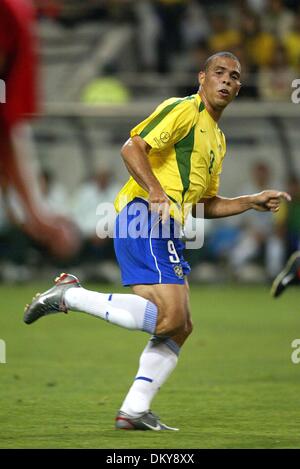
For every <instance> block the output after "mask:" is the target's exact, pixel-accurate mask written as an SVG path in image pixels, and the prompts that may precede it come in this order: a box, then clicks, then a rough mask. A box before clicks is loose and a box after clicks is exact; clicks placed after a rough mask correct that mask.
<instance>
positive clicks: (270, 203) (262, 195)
mask: <svg viewBox="0 0 300 469" xmlns="http://www.w3.org/2000/svg"><path fill="white" fill-rule="evenodd" d="M282 200H286V201H287V202H290V201H291V200H292V198H291V196H290V194H288V193H287V192H280V191H274V190H268V191H263V192H259V193H258V194H254V195H253V196H252V200H251V206H252V208H253V209H254V210H258V211H259V212H274V213H275V212H278V210H279V207H280V202H281V201H282Z"/></svg>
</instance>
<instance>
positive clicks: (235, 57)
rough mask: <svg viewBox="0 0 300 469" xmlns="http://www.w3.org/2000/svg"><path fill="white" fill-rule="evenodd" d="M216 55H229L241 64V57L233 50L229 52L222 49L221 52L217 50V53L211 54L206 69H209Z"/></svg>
mask: <svg viewBox="0 0 300 469" xmlns="http://www.w3.org/2000/svg"><path fill="white" fill-rule="evenodd" d="M216 57H229V58H230V59H233V60H235V61H236V62H237V63H238V64H240V61H239V59H238V58H237V56H236V55H234V54H233V53H232V52H228V51H221V52H216V53H215V54H213V55H211V56H210V57H208V59H207V60H206V61H205V63H204V71H205V72H207V70H208V69H209V67H210V65H211V63H212V61H213V60H214V59H215V58H216Z"/></svg>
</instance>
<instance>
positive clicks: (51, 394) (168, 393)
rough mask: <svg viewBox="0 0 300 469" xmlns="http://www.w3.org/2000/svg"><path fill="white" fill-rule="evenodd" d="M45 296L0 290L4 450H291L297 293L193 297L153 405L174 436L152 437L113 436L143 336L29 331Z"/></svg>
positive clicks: (211, 290) (78, 322)
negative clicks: (173, 361)
mask: <svg viewBox="0 0 300 469" xmlns="http://www.w3.org/2000/svg"><path fill="white" fill-rule="evenodd" d="M45 287H48V285H36V284H34V285H33V284H32V285H27V286H26V287H24V286H22V287H21V286H20V287H8V286H1V287H0V299H1V300H0V301H1V303H0V304H1V313H0V339H2V340H4V341H5V342H6V360H7V363H6V364H0V447H1V448H119V449H123V448H136V449H137V448H157V449H158V448H299V447H300V437H299V424H300V406H299V395H300V394H299V388H300V364H299V365H296V364H293V363H292V361H291V353H292V351H293V350H292V347H291V343H292V341H293V340H294V339H296V338H300V301H299V298H300V289H298V290H297V289H296V288H295V289H290V290H289V291H287V292H286V293H285V294H284V295H283V296H282V298H280V299H278V300H274V299H272V298H271V297H270V295H269V291H268V289H267V288H265V287H248V288H247V287H239V286H231V287H230V286H193V287H192V288H191V298H192V310H193V319H194V325H195V329H194V333H193V335H192V336H191V338H190V340H189V341H188V342H187V343H186V345H185V347H184V348H183V350H182V353H181V358H180V360H179V363H178V367H177V369H176V370H175V372H174V373H173V375H172V376H171V377H170V379H169V381H168V382H167V383H166V384H165V386H164V387H163V388H162V389H161V391H160V392H159V394H158V395H157V397H156V399H155V401H154V403H153V410H154V411H155V412H156V413H158V414H159V415H160V416H161V417H162V420H163V421H165V422H166V423H168V424H170V425H173V426H178V427H180V432H157V433H156V432H150V431H149V432H130V431H128V432H126V431H125V432H124V431H115V430H114V417H115V414H116V412H117V410H118V408H119V406H120V404H121V402H122V399H123V397H124V395H125V393H126V392H127V390H128V388H129V386H130V384H131V381H132V379H133V377H134V375H135V372H136V370H137V365H138V357H139V355H140V352H141V350H142V349H143V347H144V345H145V344H146V341H147V335H146V334H145V333H141V332H131V331H127V330H124V329H121V328H118V327H116V326H112V325H109V324H106V323H105V322H103V321H101V320H98V319H96V318H93V317H90V316H87V315H84V314H79V313H70V314H69V315H64V314H58V315H54V316H52V317H47V318H42V319H41V320H40V321H38V322H37V323H35V324H32V325H31V326H27V325H25V324H24V323H23V322H22V316H23V308H24V305H25V303H26V302H28V301H29V300H30V299H31V297H32V295H33V294H34V293H36V291H42V290H43V289H45ZM90 287H91V288H94V289H95V288H98V290H99V291H100V290H101V288H102V287H101V286H99V285H98V286H95V285H90ZM103 289H104V290H105V291H110V290H109V288H108V287H107V286H106V287H103ZM114 291H120V289H119V290H116V288H114ZM124 291H126V292H129V290H124Z"/></svg>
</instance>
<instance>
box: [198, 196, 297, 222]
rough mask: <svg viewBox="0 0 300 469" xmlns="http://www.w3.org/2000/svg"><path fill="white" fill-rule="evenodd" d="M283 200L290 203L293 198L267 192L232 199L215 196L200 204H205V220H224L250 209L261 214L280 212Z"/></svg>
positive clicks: (203, 200)
mask: <svg viewBox="0 0 300 469" xmlns="http://www.w3.org/2000/svg"><path fill="white" fill-rule="evenodd" d="M282 200H286V201H288V202H289V201H290V200H291V196H290V195H289V194H288V193H287V192H280V191H275V190H267V191H263V192H259V193H258V194H251V195H242V196H240V197H235V198H232V199H229V198H226V197H221V196H215V197H212V198H210V199H202V200H200V203H203V204H204V217H205V218H222V217H231V216H232V215H238V214H240V213H243V212H246V211H247V210H250V209H253V210H257V211H259V212H268V211H269V212H278V210H279V206H280V203H281V201H282Z"/></svg>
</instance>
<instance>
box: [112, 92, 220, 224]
mask: <svg viewBox="0 0 300 469" xmlns="http://www.w3.org/2000/svg"><path fill="white" fill-rule="evenodd" d="M135 135H139V136H140V137H141V138H142V139H143V140H145V141H146V142H147V143H148V144H149V145H150V147H151V150H150V152H149V162H150V166H151V168H152V171H153V173H154V175H155V176H156V178H157V179H158V181H159V182H160V184H161V186H162V188H163V190H164V191H165V193H166V194H167V196H168V197H169V198H170V200H171V201H172V202H174V203H175V204H177V206H179V207H180V209H181V210H182V212H181V213H182V215H181V217H183V219H184V218H185V216H186V210H185V208H184V206H185V207H186V206H189V207H190V208H191V206H192V205H194V204H196V203H197V202H199V200H200V199H202V198H210V197H214V196H215V195H217V193H218V189H219V177H220V173H221V170H222V162H223V158H224V156H225V152H226V142H225V136H224V134H223V132H222V131H221V130H220V129H219V127H218V124H217V123H216V121H214V119H213V118H212V117H211V116H210V114H209V113H208V111H207V110H206V109H205V106H204V104H203V102H202V100H201V97H200V95H199V94H198V93H197V94H194V95H192V96H188V97H185V98H170V99H168V100H166V101H164V102H163V103H162V104H160V105H159V106H158V107H157V108H156V109H155V111H154V112H153V113H152V114H151V115H150V116H149V117H148V118H147V119H145V120H144V121H143V122H141V123H140V124H138V125H137V126H136V127H134V128H133V129H132V130H131V132H130V136H131V137H134V136H135ZM135 197H141V198H143V199H147V198H148V193H147V192H146V191H145V190H144V189H143V188H142V187H141V186H140V185H139V184H138V183H137V182H136V181H135V179H134V178H133V177H130V179H129V180H128V182H127V183H126V184H125V185H124V186H123V188H122V189H121V191H120V192H119V194H118V195H117V198H116V200H115V208H116V210H117V212H120V211H121V210H122V209H123V208H124V206H125V205H126V204H127V203H129V202H131V201H132V200H133V199H134V198H135ZM189 210H190V209H189ZM171 214H172V212H171ZM173 215H174V214H173ZM176 218H177V217H176Z"/></svg>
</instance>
